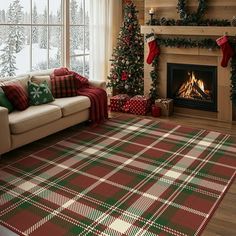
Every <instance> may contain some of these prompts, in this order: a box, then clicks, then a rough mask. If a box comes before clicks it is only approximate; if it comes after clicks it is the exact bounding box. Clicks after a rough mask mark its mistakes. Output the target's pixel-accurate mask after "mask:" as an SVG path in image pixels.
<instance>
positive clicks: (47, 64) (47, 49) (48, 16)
mask: <svg viewBox="0 0 236 236" xmlns="http://www.w3.org/2000/svg"><path fill="white" fill-rule="evenodd" d="M47 11H48V12H47V68H49V44H50V42H49V17H50V16H49V0H48V1H47Z"/></svg>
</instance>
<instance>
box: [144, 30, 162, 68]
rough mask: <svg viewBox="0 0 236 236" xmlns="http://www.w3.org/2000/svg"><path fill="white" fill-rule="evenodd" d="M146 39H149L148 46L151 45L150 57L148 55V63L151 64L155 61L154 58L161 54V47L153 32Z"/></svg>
mask: <svg viewBox="0 0 236 236" xmlns="http://www.w3.org/2000/svg"><path fill="white" fill-rule="evenodd" d="M146 41H147V43H148V46H149V54H148V57H147V63H148V64H151V63H152V62H153V60H154V58H155V57H156V56H159V55H160V49H159V47H158V45H157V42H156V39H155V36H154V35H153V34H152V35H151V36H149V37H146Z"/></svg>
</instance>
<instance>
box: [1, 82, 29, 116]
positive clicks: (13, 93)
mask: <svg viewBox="0 0 236 236" xmlns="http://www.w3.org/2000/svg"><path fill="white" fill-rule="evenodd" d="M2 89H3V91H4V93H5V95H6V96H7V98H8V99H9V101H10V102H11V103H12V105H13V106H14V108H16V109H17V110H19V111H23V110H25V109H26V108H28V107H29V99H28V94H27V93H26V92H25V91H24V89H23V88H22V86H21V85H20V84H17V83H13V84H8V85H4V86H2Z"/></svg>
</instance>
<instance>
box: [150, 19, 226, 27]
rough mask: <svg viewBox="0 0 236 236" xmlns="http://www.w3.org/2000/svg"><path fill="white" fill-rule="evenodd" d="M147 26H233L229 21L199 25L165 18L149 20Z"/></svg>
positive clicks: (216, 21) (204, 21) (201, 21)
mask: <svg viewBox="0 0 236 236" xmlns="http://www.w3.org/2000/svg"><path fill="white" fill-rule="evenodd" d="M146 24H147V25H162V26H219V27H225V26H231V22H230V21H229V20H226V19H224V20H217V19H205V20H200V21H198V23H193V22H186V21H183V20H175V19H168V18H165V17H162V18H160V19H152V22H151V20H149V21H148V22H147V23H146Z"/></svg>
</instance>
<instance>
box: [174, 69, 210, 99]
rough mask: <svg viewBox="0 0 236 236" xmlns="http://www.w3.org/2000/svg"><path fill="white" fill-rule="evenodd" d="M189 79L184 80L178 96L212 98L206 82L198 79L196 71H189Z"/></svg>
mask: <svg viewBox="0 0 236 236" xmlns="http://www.w3.org/2000/svg"><path fill="white" fill-rule="evenodd" d="M188 76H189V79H188V80H187V81H186V82H184V83H183V84H182V85H181V86H180V88H179V90H178V92H177V97H180V98H188V99H201V100H202V99H207V100H208V99H210V93H209V91H208V90H206V89H205V86H204V82H203V81H202V80H201V79H197V78H196V76H195V74H194V72H193V71H192V72H191V73H190V72H189V73H188Z"/></svg>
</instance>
